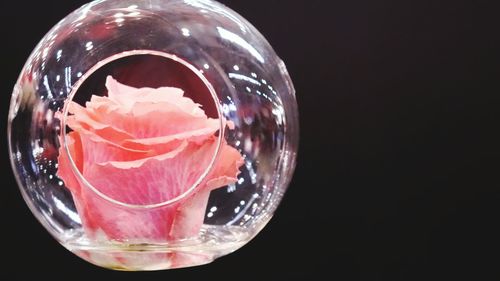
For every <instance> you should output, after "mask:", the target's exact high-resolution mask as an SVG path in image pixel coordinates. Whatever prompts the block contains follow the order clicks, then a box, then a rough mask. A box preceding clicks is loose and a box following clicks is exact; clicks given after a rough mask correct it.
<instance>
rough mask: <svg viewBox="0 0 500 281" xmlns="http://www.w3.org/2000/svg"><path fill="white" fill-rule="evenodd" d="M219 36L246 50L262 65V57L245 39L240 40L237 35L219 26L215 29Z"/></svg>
mask: <svg viewBox="0 0 500 281" xmlns="http://www.w3.org/2000/svg"><path fill="white" fill-rule="evenodd" d="M217 31H218V32H219V35H220V36H221V37H222V38H224V39H226V40H228V41H230V42H232V43H235V44H237V45H239V46H240V47H242V48H244V49H246V50H247V51H248V52H249V53H250V54H251V55H252V56H253V57H255V58H256V59H257V60H258V61H259V62H261V63H264V62H265V60H264V57H263V56H262V55H261V54H260V53H259V51H257V50H256V49H255V48H254V47H253V46H252V45H250V44H249V43H248V42H247V41H245V39H243V38H241V37H240V36H239V35H238V34H235V33H233V32H231V31H229V30H226V29H224V28H222V27H220V26H218V27H217Z"/></svg>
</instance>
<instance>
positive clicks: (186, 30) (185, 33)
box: [181, 27, 191, 37]
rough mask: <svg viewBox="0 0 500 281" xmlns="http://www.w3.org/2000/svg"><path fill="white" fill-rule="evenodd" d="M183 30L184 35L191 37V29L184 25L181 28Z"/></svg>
mask: <svg viewBox="0 0 500 281" xmlns="http://www.w3.org/2000/svg"><path fill="white" fill-rule="evenodd" d="M181 31H182V35H184V36H186V37H189V36H190V35H191V33H190V32H189V29H187V28H185V27H183V28H181Z"/></svg>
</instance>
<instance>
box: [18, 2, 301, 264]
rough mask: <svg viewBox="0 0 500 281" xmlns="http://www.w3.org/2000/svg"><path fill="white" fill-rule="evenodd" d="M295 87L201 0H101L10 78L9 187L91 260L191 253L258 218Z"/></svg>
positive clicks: (291, 118) (293, 108)
mask: <svg viewBox="0 0 500 281" xmlns="http://www.w3.org/2000/svg"><path fill="white" fill-rule="evenodd" d="M297 119H298V113H297V105H296V101H295V91H294V89H293V85H292V82H291V80H290V77H289V75H288V73H287V70H286V68H285V65H284V63H283V62H282V61H281V60H280V59H279V58H278V56H277V55H276V54H275V52H274V51H273V49H272V48H271V46H270V45H269V43H268V42H267V41H266V40H265V39H264V37H263V36H262V35H261V34H260V33H259V32H258V31H257V30H256V29H255V28H254V27H253V26H252V25H251V24H250V23H248V22H247V21H246V20H245V19H243V18H242V17H241V16H239V15H238V14H236V13H235V12H233V11H232V10H230V9H228V8H227V7H225V6H223V5H221V4H219V3H217V2H214V1H209V0H182V1H181V0H147V1H146V0H100V1H94V2H91V3H89V4H87V5H84V6H83V7H81V8H79V9H78V10H76V11H74V12H73V13H71V14H70V15H68V16H67V17H66V18H64V19H63V20H61V21H60V22H59V23H58V24H57V25H56V26H54V27H53V28H52V30H50V31H49V33H48V34H47V35H45V37H44V38H43V39H42V40H41V41H40V43H39V44H38V45H37V47H36V48H35V50H34V51H33V53H32V54H31V55H30V57H29V58H28V60H27V62H26V65H25V66H24V68H23V69H22V71H21V74H20V76H19V79H18V81H17V83H16V85H15V87H14V90H13V94H12V101H11V106H10V112H9V132H8V138H9V143H10V156H11V160H12V166H13V170H14V173H15V175H16V177H17V181H18V184H19V186H20V189H21V192H22V195H23V197H24V199H25V201H26V202H27V204H28V206H29V208H30V209H31V210H32V212H33V213H34V215H35V216H36V218H37V219H38V220H39V221H40V222H41V223H42V225H43V226H44V227H45V228H46V229H47V230H48V231H49V232H50V234H51V235H52V236H54V237H55V238H56V239H57V240H58V241H59V242H60V243H61V244H62V245H63V246H64V247H66V248H67V249H68V250H70V251H72V252H73V253H75V254H77V255H78V256H80V257H81V258H83V259H85V260H87V261H89V262H91V263H93V264H96V265H98V266H102V267H107V268H112V269H118V270H158V269H168V268H179V267H187V266H193V265H199V264H204V263H208V262H210V261H212V260H213V259H215V258H217V257H220V256H223V255H225V254H228V253H230V252H232V251H234V250H236V249H238V248H239V247H241V246H243V245H244V244H246V243H247V242H248V241H249V240H250V239H252V237H254V236H255V235H256V234H257V233H258V232H259V231H260V230H261V229H262V228H263V227H264V226H265V224H266V223H267V222H268V221H269V220H270V218H271V217H272V215H273V213H274V211H275V209H276V207H277V206H278V204H279V202H280V201H281V198H282V196H283V194H284V192H285V190H286V188H287V186H288V184H289V181H290V178H291V176H292V173H293V170H294V167H295V159H296V151H297V143H298V120H297Z"/></svg>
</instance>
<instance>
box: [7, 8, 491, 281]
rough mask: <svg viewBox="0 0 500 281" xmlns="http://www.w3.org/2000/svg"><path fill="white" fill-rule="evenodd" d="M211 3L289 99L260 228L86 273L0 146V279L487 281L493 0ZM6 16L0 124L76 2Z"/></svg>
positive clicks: (10, 12) (11, 11) (12, 10)
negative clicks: (285, 86)
mask: <svg viewBox="0 0 500 281" xmlns="http://www.w3.org/2000/svg"><path fill="white" fill-rule="evenodd" d="M222 2H223V3H225V4H227V5H228V6H229V7H231V8H233V9H234V10H236V11H238V12H239V13H240V14H242V15H243V16H244V17H246V18H247V19H248V20H250V22H252V23H253V24H254V25H255V26H256V27H257V28H258V29H259V30H260V31H261V32H262V33H263V34H264V35H265V36H266V37H267V38H268V40H269V41H270V43H271V44H272V45H273V46H274V48H275V50H276V51H277V53H278V54H279V55H280V57H282V59H283V60H284V61H285V62H286V64H287V66H288V69H289V71H290V74H291V76H292V79H293V81H294V83H295V87H296V90H297V99H298V102H299V107H300V113H301V118H300V120H301V146H300V154H299V161H298V167H297V172H296V174H295V177H294V180H293V183H292V184H291V186H290V189H289V191H288V193H287V195H286V197H285V199H284V201H283V202H282V205H281V206H280V208H279V210H278V212H277V213H276V216H275V218H274V219H273V220H272V222H271V223H270V224H269V225H268V226H267V228H266V229H264V230H263V231H262V233H261V234H260V235H259V236H258V237H257V238H256V239H254V240H253V241H252V242H251V243H249V244H248V245H247V246H245V247H244V248H242V249H241V250H239V251H238V252H236V253H234V254H231V255H229V256H227V257H224V258H221V259H219V260H217V261H216V262H214V263H213V264H211V265H208V266H202V267H196V268H190V269H181V270H171V271H162V272H148V273H122V272H113V271H109V270H105V269H100V268H97V267H95V266H92V265H90V264H88V263H86V262H84V261H82V260H80V259H79V258H77V257H76V256H74V255H72V254H71V253H70V252H68V251H67V250H65V249H64V248H63V247H61V246H59V245H58V244H57V242H56V241H55V240H54V239H53V238H51V237H50V236H49V234H48V233H47V232H46V231H45V230H44V229H43V227H42V226H41V225H40V224H39V223H38V222H37V221H36V219H35V218H34V217H33V216H32V214H31V213H30V211H29V210H28V208H27V206H26V205H25V203H24V202H23V200H22V198H21V195H20V193H19V191H18V188H17V186H16V185H15V182H14V179H13V176H12V173H11V170H10V168H9V164H8V155H7V145H6V140H5V138H0V139H1V147H2V149H1V152H2V156H1V159H2V168H3V172H2V174H1V175H2V188H1V193H0V194H1V195H0V200H1V201H0V205H1V217H2V226H1V228H0V230H1V235H2V236H1V240H0V242H1V243H2V247H1V249H2V252H1V254H2V258H6V259H7V263H5V262H2V263H1V265H0V279H1V280H18V279H19V280H20V279H24V278H23V277H24V276H25V275H26V274H33V273H35V274H36V275H38V277H39V278H52V279H56V280H59V279H61V280H71V279H74V278H76V279H82V280H89V278H94V280H101V279H95V278H103V279H104V278H105V279H104V280H106V279H113V280H114V279H115V278H116V279H130V280H290V279H298V280H306V279H307V280H455V279H457V278H458V279H461V278H467V279H469V280H498V279H500V263H499V262H500V243H499V240H500V231H499V230H498V229H499V228H498V224H499V215H500V204H499V203H500V190H499V189H500V186H499V181H498V176H499V169H498V168H499V166H500V164H499V163H500V162H499V160H500V148H499V146H500V139H499V134H498V129H499V122H500V111H499V110H498V106H499V105H500V91H499V87H498V85H499V84H500V79H499V74H500V71H499V63H498V62H499V61H498V53H499V52H500V48H499V35H500V34H499V29H500V24H499V17H498V11H499V10H498V7H495V2H497V1H385V0H380V1H359V0H350V1H326V0H325V1H320V0H297V1H284V0H282V1H264V0H262V1H257V0H253V1H249V0H226V1H222ZM5 3H7V4H2V15H1V21H2V22H1V24H2V26H1V30H2V32H1V33H0V34H1V37H2V41H1V43H0V45H1V48H2V52H1V54H2V60H1V62H2V63H1V70H2V74H3V75H2V79H1V86H2V93H3V94H2V96H1V98H2V101H1V110H2V116H3V117H2V118H3V120H7V117H6V115H7V110H8V103H9V99H10V93H11V89H12V87H13V85H14V83H15V81H16V79H17V75H18V74H19V71H20V69H21V67H22V66H23V64H24V62H25V60H26V59H27V57H28V55H29V53H30V52H31V50H32V49H33V48H34V46H35V44H36V43H37V42H38V41H39V40H40V39H41V38H42V36H43V35H44V34H45V33H46V32H47V31H48V30H49V29H50V28H51V27H52V26H53V25H54V24H55V23H56V22H57V21H58V20H59V19H61V18H62V17H64V16H65V15H66V14H68V13H69V12H71V11H72V10H74V9H76V8H77V7H79V6H80V5H82V4H84V3H85V1H83V0H79V1H76V0H72V1H69V0H65V1H60V0H45V1H9V2H5ZM5 125H6V124H5V122H1V126H2V128H1V129H2V131H4V132H5ZM1 275H6V278H3V277H2V276H1ZM7 275H8V277H7ZM24 280H26V279H24ZM47 280H50V279H47Z"/></svg>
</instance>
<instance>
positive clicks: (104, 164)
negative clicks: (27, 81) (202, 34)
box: [58, 77, 243, 243]
mask: <svg viewBox="0 0 500 281" xmlns="http://www.w3.org/2000/svg"><path fill="white" fill-rule="evenodd" d="M106 87H107V89H108V96H107V97H99V96H92V98H91V100H90V101H89V102H87V103H86V106H85V107H82V106H80V105H78V104H77V103H74V102H71V103H69V104H68V105H67V106H68V107H69V108H68V111H69V114H68V116H67V119H66V124H67V125H68V127H69V128H71V129H72V130H73V131H71V132H70V133H68V134H67V135H66V142H67V146H68V148H69V152H70V154H71V157H72V159H73V161H74V163H75V164H76V167H77V169H78V171H79V172H80V173H81V175H82V176H83V178H85V179H86V180H87V181H88V182H89V183H90V184H91V185H92V186H94V187H95V188H96V189H97V190H99V191H100V192H101V193H102V194H104V195H106V196H108V197H110V198H112V199H114V200H117V201H119V202H123V203H127V204H133V205H151V204H158V203H161V202H164V201H167V200H170V199H173V198H176V197H178V196H179V195H181V194H183V193H184V192H186V191H187V190H188V189H189V188H190V187H191V186H193V184H195V182H196V181H197V180H198V179H199V178H200V176H201V175H202V173H203V172H204V171H205V170H206V168H207V167H208V165H209V164H210V162H211V160H212V157H213V155H214V152H215V149H216V147H217V143H218V137H217V136H216V133H217V132H218V131H219V129H220V120H218V119H211V118H208V117H207V116H206V114H205V112H204V111H203V110H202V109H201V108H200V105H198V104H196V103H194V102H193V101H192V100H191V99H189V98H187V97H184V96H183V91H182V90H180V89H177V88H167V87H164V88H158V89H152V88H141V89H137V88H132V87H129V86H126V85H122V84H120V83H118V82H117V81H116V80H114V79H113V78H112V77H108V79H107V81H106ZM228 126H229V127H231V126H232V124H231V123H230V122H228ZM242 164H243V158H242V156H241V155H240V153H239V152H238V151H237V150H236V149H234V148H233V147H231V146H229V145H228V144H227V143H226V142H223V145H222V146H221V147H220V154H219V157H218V160H217V161H216V162H215V164H214V167H213V169H212V170H211V171H210V172H209V174H208V176H206V177H205V178H204V179H203V181H202V183H201V184H199V185H198V187H197V188H196V189H195V191H194V192H192V193H191V194H189V195H188V196H187V197H186V198H184V199H182V200H180V201H178V202H176V203H173V204H171V205H168V206H164V207H160V208H146V209H134V208H128V207H123V206H120V205H118V204H114V203H111V202H109V201H107V200H105V199H103V198H102V197H101V196H99V195H98V194H97V193H95V192H94V191H92V190H91V189H90V188H89V187H88V186H86V185H85V184H84V183H83V182H82V181H81V179H80V178H79V177H78V176H77V175H76V174H75V173H74V170H73V169H72V167H71V164H70V161H69V158H68V155H67V153H66V150H65V149H64V148H63V147H62V146H61V148H60V149H59V171H58V176H59V177H60V178H61V179H62V180H63V181H64V182H65V184H66V186H67V187H68V188H69V190H70V191H71V193H72V195H73V198H74V201H75V204H76V207H77V210H78V213H79V214H80V217H81V219H82V224H83V228H84V230H85V232H86V234H87V235H88V236H89V237H91V238H94V239H97V238H99V237H102V235H103V234H104V235H105V236H104V237H105V238H106V239H111V240H117V241H124V242H128V243H134V242H137V243H162V242H169V241H173V240H177V239H184V238H190V237H195V236H197V235H198V233H199V231H200V228H201V226H202V224H203V219H204V214H205V209H206V205H207V202H208V197H209V194H210V191H211V190H213V189H216V188H219V187H222V186H225V185H227V184H230V183H233V182H235V181H236V180H237V179H236V176H237V175H238V173H239V167H240V166H241V165H242Z"/></svg>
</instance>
